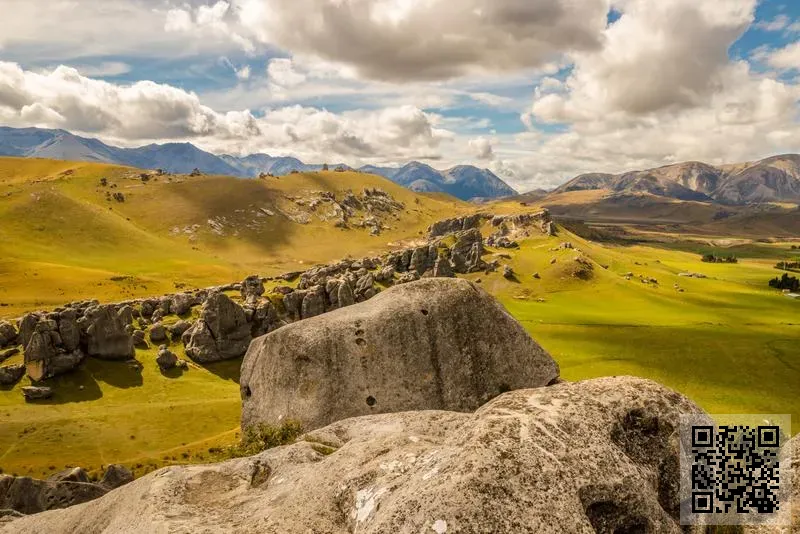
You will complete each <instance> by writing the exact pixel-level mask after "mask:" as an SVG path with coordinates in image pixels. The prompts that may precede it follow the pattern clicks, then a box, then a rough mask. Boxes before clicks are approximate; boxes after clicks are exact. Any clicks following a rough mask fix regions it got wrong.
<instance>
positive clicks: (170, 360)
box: [156, 345, 178, 371]
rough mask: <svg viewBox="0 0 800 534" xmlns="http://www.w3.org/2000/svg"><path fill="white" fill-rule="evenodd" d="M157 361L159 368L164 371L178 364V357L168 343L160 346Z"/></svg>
mask: <svg viewBox="0 0 800 534" xmlns="http://www.w3.org/2000/svg"><path fill="white" fill-rule="evenodd" d="M156 363H157V364H158V368H159V369H161V370H162V371H166V370H168V369H172V368H173V367H175V366H176V365H177V364H178V357H177V356H176V355H175V353H174V352H172V351H171V350H169V348H167V346H166V345H161V346H160V347H158V355H157V356H156Z"/></svg>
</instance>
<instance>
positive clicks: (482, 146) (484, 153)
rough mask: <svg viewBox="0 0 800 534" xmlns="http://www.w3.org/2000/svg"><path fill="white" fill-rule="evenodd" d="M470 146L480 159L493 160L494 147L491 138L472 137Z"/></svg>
mask: <svg viewBox="0 0 800 534" xmlns="http://www.w3.org/2000/svg"><path fill="white" fill-rule="evenodd" d="M469 148H470V149H471V150H472V155H473V156H474V157H475V158H476V159H479V160H493V159H494V147H493V146H492V141H491V139H488V138H486V137H483V136H481V137H476V138H475V139H470V141H469Z"/></svg>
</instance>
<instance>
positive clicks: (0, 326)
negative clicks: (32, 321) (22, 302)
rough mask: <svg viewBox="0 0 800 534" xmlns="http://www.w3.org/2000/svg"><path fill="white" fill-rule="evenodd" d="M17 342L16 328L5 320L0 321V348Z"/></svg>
mask: <svg viewBox="0 0 800 534" xmlns="http://www.w3.org/2000/svg"><path fill="white" fill-rule="evenodd" d="M16 343H17V329H16V328H14V325H12V324H11V323H9V322H7V321H0V349H2V348H4V347H8V346H11V345H16Z"/></svg>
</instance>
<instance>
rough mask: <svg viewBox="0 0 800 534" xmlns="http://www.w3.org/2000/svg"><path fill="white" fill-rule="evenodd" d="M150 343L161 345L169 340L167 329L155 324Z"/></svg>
mask: <svg viewBox="0 0 800 534" xmlns="http://www.w3.org/2000/svg"><path fill="white" fill-rule="evenodd" d="M149 336H150V341H151V342H153V343H161V342H162V341H166V340H167V329H166V328H165V327H164V325H162V324H161V323H157V324H154V325H153V326H151V327H150V332H149Z"/></svg>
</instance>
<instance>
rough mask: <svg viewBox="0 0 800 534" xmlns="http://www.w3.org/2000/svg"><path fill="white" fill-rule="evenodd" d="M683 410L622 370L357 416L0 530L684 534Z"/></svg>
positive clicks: (668, 395) (685, 405) (164, 473)
mask: <svg viewBox="0 0 800 534" xmlns="http://www.w3.org/2000/svg"><path fill="white" fill-rule="evenodd" d="M682 413H686V414H689V413H700V410H699V408H698V407H697V406H695V405H694V404H693V403H692V402H691V401H689V400H687V399H686V398H684V397H682V396H681V395H679V394H677V393H675V392H674V391H671V390H669V389H667V388H664V387H662V386H660V385H658V384H656V383H654V382H651V381H648V380H643V379H638V378H630V377H615V378H603V379H596V380H590V381H585V382H578V383H559V384H556V385H553V386H550V387H546V388H538V389H532V390H519V391H513V392H509V393H506V394H504V395H502V396H500V397H498V398H496V399H494V400H492V401H491V402H489V403H488V404H486V405H484V406H483V407H481V408H480V409H479V410H477V411H476V412H475V413H455V412H442V411H423V412H405V413H396V414H384V415H376V416H365V417H359V418H352V419H347V420H344V421H340V422H337V423H334V424H332V425H330V426H328V427H326V428H323V429H320V430H317V431H315V432H312V433H310V434H308V435H306V436H304V437H303V438H301V440H300V441H299V442H297V443H295V444H294V445H289V446H285V447H280V448H277V449H272V450H269V451H266V452H264V453H261V454H259V455H256V456H253V457H251V458H243V459H237V460H231V461H228V462H225V463H221V464H215V465H196V466H186V467H178V466H174V467H167V468H164V469H161V470H159V471H157V472H154V473H150V474H149V475H146V476H144V477H142V478H140V479H138V480H135V481H134V482H132V483H130V484H128V485H126V486H124V487H122V488H120V489H118V490H116V491H113V492H111V493H108V494H107V495H105V496H103V497H101V498H99V499H97V500H95V501H92V502H89V503H85V504H81V505H78V506H75V507H72V508H67V509H66V510H58V511H54V512H49V513H46V514H39V515H34V516H30V517H24V518H20V519H15V520H14V521H12V522H11V523H10V524H9V525H7V526H6V527H5V530H3V531H2V532H4V533H5V532H9V533H10V532H14V533H18V534H29V533H31V534H32V533H36V534H38V533H41V532H82V533H87V534H93V533H100V532H103V533H105V534H114V533H123V532H124V533H127V532H162V531H163V532H196V531H203V532H218V531H219V532H222V531H231V530H235V531H241V532H264V533H289V534H291V533H305V532H329V533H335V534H338V533H341V534H345V533H350V532H359V533H363V534H368V533H388V532H438V533H442V532H467V533H472V532H528V533H539V532H548V533H556V534H558V533H564V534H572V533H578V532H579V533H587V534H590V533H593V532H602V533H606V532H608V533H612V532H618V533H622V532H630V533H633V532H652V533H656V532H658V533H675V534H678V533H680V532H682V529H681V527H680V524H679V512H678V510H679V503H678V502H677V500H676V496H677V495H678V488H677V486H676V484H677V481H678V476H677V469H678V444H677V432H676V429H677V428H678V424H679V416H680V415H681V414H682ZM331 453H332V454H331Z"/></svg>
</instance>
